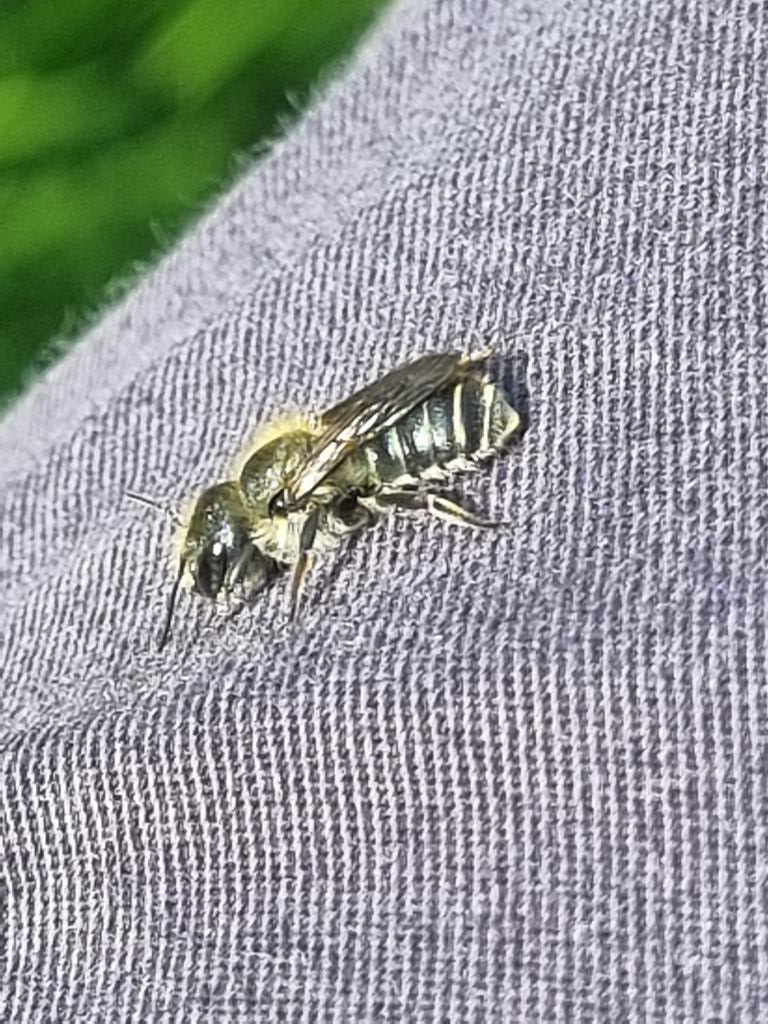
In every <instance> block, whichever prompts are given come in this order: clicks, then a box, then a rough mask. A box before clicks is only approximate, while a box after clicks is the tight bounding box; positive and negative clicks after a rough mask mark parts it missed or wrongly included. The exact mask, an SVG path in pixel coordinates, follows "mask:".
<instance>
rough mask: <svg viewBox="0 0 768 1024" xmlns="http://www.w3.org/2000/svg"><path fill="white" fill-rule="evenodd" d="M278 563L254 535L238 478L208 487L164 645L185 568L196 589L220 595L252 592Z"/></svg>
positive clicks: (187, 546)
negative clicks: (262, 549) (260, 547)
mask: <svg viewBox="0 0 768 1024" xmlns="http://www.w3.org/2000/svg"><path fill="white" fill-rule="evenodd" d="M276 568H277V567H276V564H275V562H273V560H272V559H271V558H267V557H266V556H265V555H263V554H262V552H261V551H260V550H259V549H258V547H256V545H255V544H254V542H253V541H252V539H251V536H250V532H249V529H248V516H247V514H246V511H245V508H244V507H243V503H242V499H241V497H240V492H239V490H238V487H237V484H235V483H234V482H232V481H228V482H226V483H222V484H216V485H215V486H214V487H209V488H208V490H207V491H204V492H203V494H202V495H201V496H200V498H199V499H198V502H197V504H196V505H195V508H194V511H193V513H192V517H191V519H190V520H189V524H188V526H187V528H186V533H185V534H184V538H183V542H182V546H181V554H180V558H179V571H178V576H177V578H176V583H175V585H174V588H173V591H172V594H171V599H170V602H169V605H168V616H167V619H166V623H165V629H164V631H163V635H162V639H161V642H160V646H161V647H162V646H163V645H164V644H165V642H166V640H167V638H168V634H169V632H170V627H171V619H172V616H173V609H174V605H175V602H176V595H177V592H178V588H179V584H180V583H181V581H182V579H183V578H184V576H185V574H186V573H189V576H190V578H191V580H192V586H193V589H194V590H195V591H196V592H197V593H198V594H200V595H201V596H202V597H207V598H209V599H210V600H217V599H218V598H221V597H228V596H229V595H230V594H232V593H235V592H238V593H239V594H241V595H242V596H246V597H250V596H251V595H253V594H255V593H257V592H258V591H259V590H262V589H263V588H264V587H265V586H266V585H267V583H269V581H270V580H271V579H272V577H273V576H274V574H275V571H276Z"/></svg>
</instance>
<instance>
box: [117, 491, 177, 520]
mask: <svg viewBox="0 0 768 1024" xmlns="http://www.w3.org/2000/svg"><path fill="white" fill-rule="evenodd" d="M125 496H126V498H130V499H131V501H138V503H139V504H140V505H146V506H147V507H148V508H153V509H155V510H156V511H157V512H162V513H163V514H164V515H166V516H168V518H169V519H171V520H172V521H173V522H174V524H175V525H176V526H181V525H182V522H181V516H180V515H179V513H178V512H177V511H176V510H175V509H172V508H171V506H170V505H165V504H164V503H163V502H162V501H158V500H157V499H156V498H148V497H147V495H146V494H139V493H138V491H126V492H125Z"/></svg>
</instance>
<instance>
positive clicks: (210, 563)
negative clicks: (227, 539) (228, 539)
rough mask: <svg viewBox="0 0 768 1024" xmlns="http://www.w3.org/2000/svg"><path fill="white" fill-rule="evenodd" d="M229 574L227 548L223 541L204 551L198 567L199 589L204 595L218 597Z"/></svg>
mask: <svg viewBox="0 0 768 1024" xmlns="http://www.w3.org/2000/svg"><path fill="white" fill-rule="evenodd" d="M226 574H227V549H226V548H225V546H224V545H223V544H222V543H221V541H214V543H213V544H211V546H210V547H209V548H208V549H207V550H206V551H205V552H204V553H203V555H202V557H201V558H200V561H199V563H198V567H197V581H196V582H197V590H198V592H199V593H200V594H202V595H203V596H204V597H216V595H217V594H218V592H219V590H220V589H221V585H222V583H223V582H224V577H225V576H226Z"/></svg>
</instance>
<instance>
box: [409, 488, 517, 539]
mask: <svg viewBox="0 0 768 1024" xmlns="http://www.w3.org/2000/svg"><path fill="white" fill-rule="evenodd" d="M426 498H427V500H426V508H427V511H428V512H430V513H431V515H433V516H436V517H437V518H438V519H444V520H445V522H446V523H451V524H452V525H453V526H471V527H474V528H475V529H476V530H496V529H498V528H499V527H500V526H506V525H507V524H506V523H504V522H498V521H494V520H491V519H484V518H483V517H482V516H479V515H478V514H477V513H476V512H470V510H469V509H467V508H462V506H461V505H457V504H456V502H455V501H449V500H448V498H444V497H443V496H442V495H440V494H427V496H426Z"/></svg>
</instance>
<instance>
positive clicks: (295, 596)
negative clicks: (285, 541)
mask: <svg viewBox="0 0 768 1024" xmlns="http://www.w3.org/2000/svg"><path fill="white" fill-rule="evenodd" d="M319 518H320V511H319V509H312V510H311V511H310V513H309V515H308V516H307V518H306V519H305V520H304V525H303V526H302V528H301V537H300V538H299V557H298V558H297V559H296V563H295V565H294V567H293V574H292V576H291V590H290V596H289V603H288V618H289V620H291V621H293V619H295V618H296V612H297V610H298V607H299V594H300V592H301V585H302V583H303V581H304V577H305V576H306V575H307V572H308V571H309V569H310V567H311V565H312V547H313V546H314V543H315V537H316V535H317V524H318V520H319Z"/></svg>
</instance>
